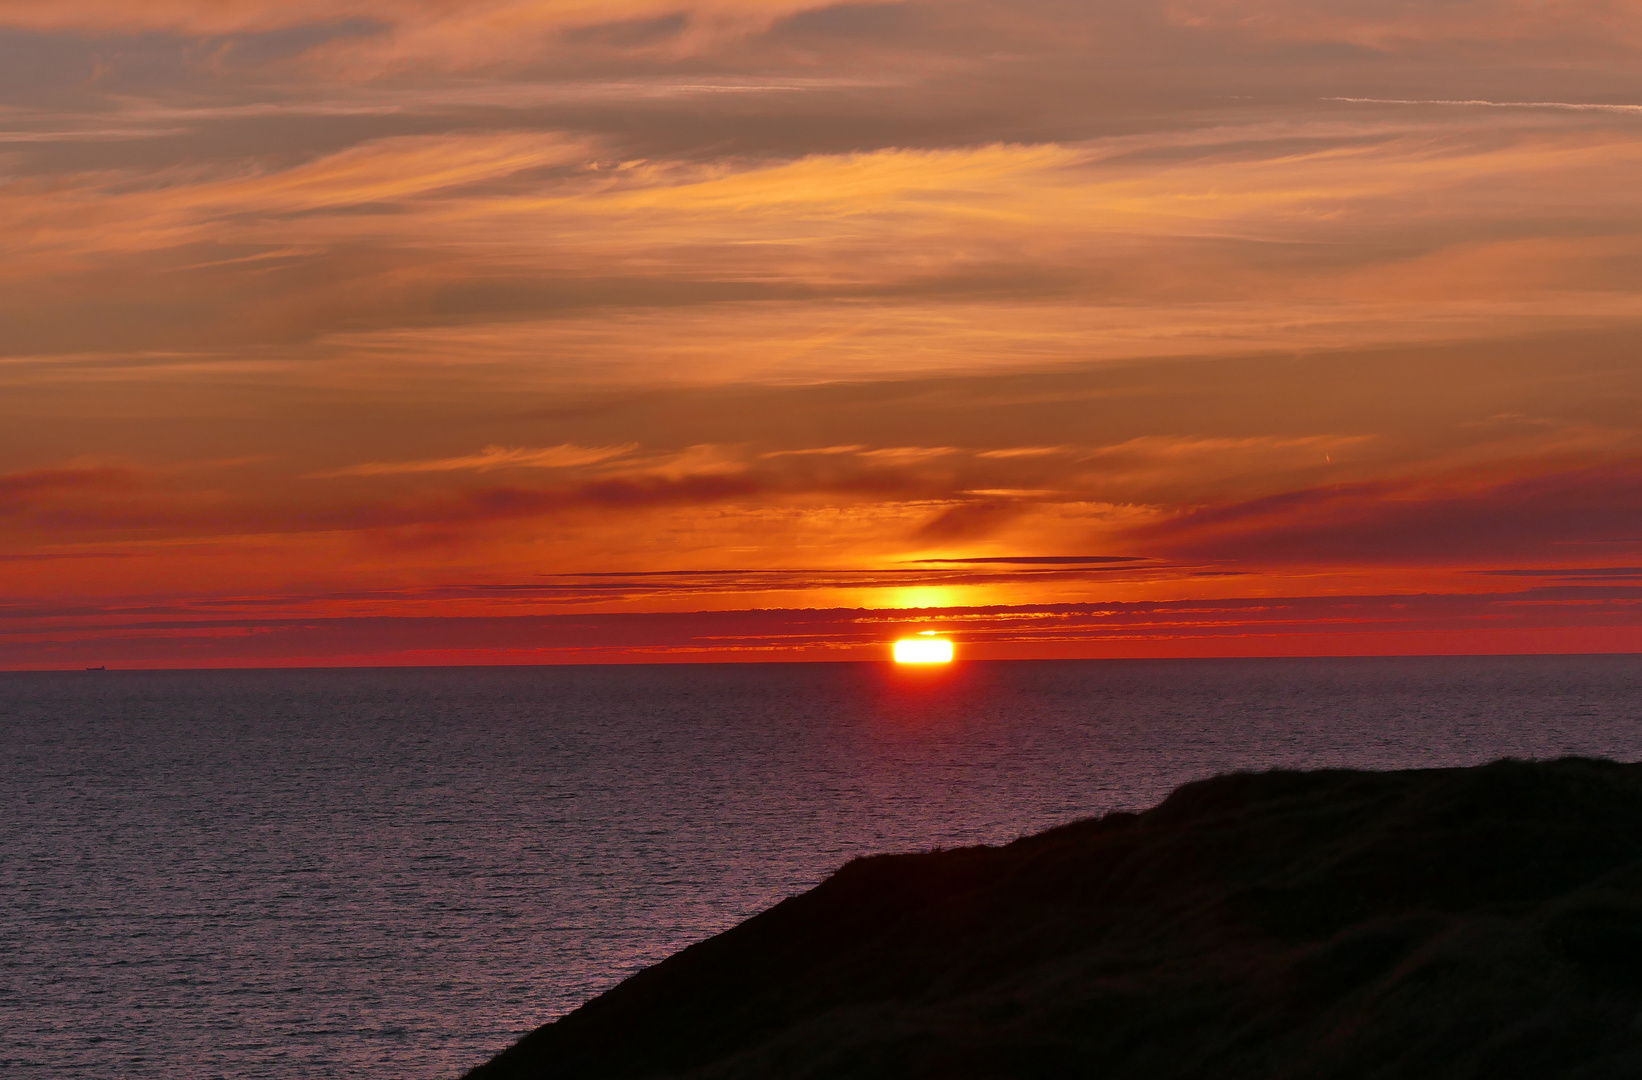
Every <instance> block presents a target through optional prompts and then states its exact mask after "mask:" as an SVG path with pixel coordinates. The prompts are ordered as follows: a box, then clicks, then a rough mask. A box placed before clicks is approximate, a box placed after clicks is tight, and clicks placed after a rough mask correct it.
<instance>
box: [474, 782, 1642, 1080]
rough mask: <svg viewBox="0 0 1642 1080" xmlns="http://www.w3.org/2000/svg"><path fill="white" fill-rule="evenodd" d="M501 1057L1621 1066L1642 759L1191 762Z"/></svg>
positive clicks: (703, 954) (1638, 904) (1268, 1075)
mask: <svg viewBox="0 0 1642 1080" xmlns="http://www.w3.org/2000/svg"><path fill="white" fill-rule="evenodd" d="M469 1076H470V1077H471V1078H472V1080H501V1078H514V1077H532V1078H534V1077H551V1078H553V1080H571V1078H583V1077H587V1078H607V1077H608V1078H616V1077H661V1076H666V1077H692V1078H696V1077H700V1078H707V1077H712V1078H753V1077H757V1078H775V1077H781V1078H785V1077H794V1078H797V1077H870V1078H877V1077H882V1078H885V1080H889V1078H894V1080H916V1078H932V1080H933V1078H941V1080H967V1078H977V1080H978V1078H982V1077H1068V1076H1091V1077H1102V1078H1135V1080H1141V1078H1144V1080H1159V1078H1172V1077H1180V1078H1187V1077H1190V1078H1194V1080H1200V1078H1213V1080H1237V1078H1244V1077H1247V1078H1260V1080H1274V1078H1306V1080H1321V1078H1340V1080H1345V1078H1353V1080H1355V1078H1363V1080H1368V1078H1392V1077H1443V1078H1450V1077H1453V1078H1462V1077H1477V1078H1484V1077H1486V1078H1489V1080H1504V1078H1512V1077H1522V1078H1533V1080H1546V1078H1550V1077H1568V1078H1573V1077H1578V1078H1581V1080H1596V1078H1607V1077H1613V1078H1619V1077H1625V1078H1628V1080H1634V1078H1637V1077H1642V765H1618V764H1614V763H1611V762H1603V761H1591V760H1582V759H1567V760H1563V761H1556V762H1546V763H1537V764H1530V763H1523V762H1514V761H1502V762H1498V763H1495V764H1492V765H1488V766H1484V767H1479V768H1472V769H1435V770H1423V771H1409V772H1393V773H1367V772H1346V771H1327V772H1268V773H1261V774H1240V775H1233V776H1223V777H1219V778H1216V779H1213V780H1206V781H1203V782H1200V783H1194V784H1188V785H1186V786H1185V787H1182V788H1181V789H1179V790H1178V791H1176V792H1175V793H1174V794H1173V795H1171V796H1169V798H1168V799H1167V800H1166V801H1165V802H1164V803H1163V804H1162V805H1160V806H1158V807H1156V808H1154V809H1152V810H1149V811H1147V812H1145V813H1143V814H1138V815H1136V814H1111V815H1108V816H1107V817H1104V818H1100V819H1098V820H1091V821H1084V822H1079V823H1077V824H1073V825H1068V826H1066V827H1064V828H1059V829H1054V830H1052V831H1050V832H1046V833H1042V834H1040V835H1037V836H1031V837H1027V838H1025V839H1023V840H1020V841H1017V842H1015V843H1013V844H1010V845H1008V846H1006V847H1001V848H967V849H962V850H956V851H944V852H937V853H932V854H923V855H882V856H875V857H873V858H868V859H860V860H857V861H855V862H852V863H850V864H849V865H847V866H845V867H844V868H843V869H842V870H840V871H839V872H838V873H837V874H835V875H833V876H832V877H831V878H829V879H828V880H827V881H826V882H824V883H823V884H821V885H820V886H818V887H817V888H815V889H812V890H811V891H809V892H807V893H805V894H804V895H802V896H798V897H795V898H793V899H791V900H787V901H785V902H784V903H781V904H779V905H777V906H776V907H774V908H772V909H771V910H769V911H767V912H764V913H763V914H761V915H759V916H757V917H755V918H752V919H749V920H748V921H746V922H745V923H742V924H741V925H740V926H737V927H735V928H734V929H732V930H730V931H728V932H726V933H723V934H720V935H719V936H717V937H715V938H712V939H710V940H708V941H704V942H702V943H700V944H698V945H694V946H691V947H690V948H688V949H685V950H684V951H683V952H681V953H679V954H677V955H675V956H673V957H671V958H669V959H668V960H666V961H664V962H663V963H660V964H657V965H656V966H654V967H652V968H649V969H647V970H645V971H643V972H640V973H639V974H637V975H635V976H633V977H632V978H630V979H628V980H627V981H626V982H624V983H622V984H621V985H620V986H617V987H616V988H615V989H613V990H611V991H610V992H608V993H606V994H604V995H602V996H600V997H598V998H596V999H594V1000H593V1001H591V1002H589V1003H587V1004H586V1005H584V1006H583V1007H582V1008H580V1009H577V1010H576V1011H575V1012H573V1013H571V1014H569V1015H568V1016H565V1017H564V1018H562V1019H560V1020H559V1021H557V1022H555V1023H552V1024H548V1025H546V1026H544V1027H541V1028H538V1029H537V1030H536V1031H534V1032H532V1033H531V1034H530V1035H528V1036H526V1037H525V1038H524V1039H522V1040H520V1042H518V1043H517V1044H515V1045H514V1046H513V1047H511V1048H510V1049H508V1050H507V1051H506V1052H505V1053H503V1054H501V1055H500V1056H498V1057H497V1058H495V1059H494V1060H493V1061H491V1062H489V1063H488V1064H486V1065H484V1066H482V1067H480V1068H478V1069H475V1070H474V1071H473V1072H472V1073H470V1074H469Z"/></svg>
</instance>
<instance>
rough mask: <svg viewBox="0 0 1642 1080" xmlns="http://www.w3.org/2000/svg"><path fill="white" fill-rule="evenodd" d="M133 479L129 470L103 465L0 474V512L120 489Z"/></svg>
mask: <svg viewBox="0 0 1642 1080" xmlns="http://www.w3.org/2000/svg"><path fill="white" fill-rule="evenodd" d="M134 482H135V473H134V472H133V471H132V470H130V469H126V468H117V467H114V466H106V465H98V466H85V467H80V468H58V469H36V470H33V471H30V472H18V473H10V474H6V475H0V513H7V512H11V513H15V512H17V511H19V510H22V509H24V508H26V507H29V506H32V505H35V504H38V503H43V502H50V501H53V500H56V499H59V498H62V497H72V496H75V495H79V494H82V493H98V492H109V491H121V490H124V489H126V488H129V487H131V486H132V484H133V483H134Z"/></svg>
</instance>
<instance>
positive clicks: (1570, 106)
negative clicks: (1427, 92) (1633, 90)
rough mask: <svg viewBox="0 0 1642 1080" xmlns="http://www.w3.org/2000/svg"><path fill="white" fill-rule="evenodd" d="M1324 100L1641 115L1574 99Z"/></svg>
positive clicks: (1635, 109) (1632, 108) (1631, 108)
mask: <svg viewBox="0 0 1642 1080" xmlns="http://www.w3.org/2000/svg"><path fill="white" fill-rule="evenodd" d="M1323 100H1324V101H1347V102H1355V103H1357V104H1366V105H1460V106H1476V107H1480V108H1487V109H1559V110H1562V111H1564V112H1611V113H1621V114H1628V115H1634V116H1642V105H1613V104H1603V103H1600V102H1574V101H1482V100H1478V99H1468V100H1463V101H1459V100H1442V99H1434V98H1366V97H1331V98H1324V99H1323Z"/></svg>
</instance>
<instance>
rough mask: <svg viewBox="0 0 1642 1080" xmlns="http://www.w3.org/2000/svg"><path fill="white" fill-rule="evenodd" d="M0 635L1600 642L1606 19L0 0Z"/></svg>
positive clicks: (716, 654) (1618, 167) (32, 647)
mask: <svg viewBox="0 0 1642 1080" xmlns="http://www.w3.org/2000/svg"><path fill="white" fill-rule="evenodd" d="M0 161H3V166H0V246H3V249H4V250H5V251H6V252H7V258H5V259H4V260H0V668H49V667H78V666H84V665H88V664H100V663H107V664H109V665H110V666H116V667H118V666H144V667H182V666H237V665H265V664H350V663H369V664H399V663H542V662H584V661H601V662H602V661H621V660H714V659H723V660H735V659H772V660H773V659H853V658H868V657H871V658H879V657H882V656H883V655H885V643H886V642H887V641H888V640H890V639H891V638H893V637H894V636H895V635H896V634H897V633H900V632H904V631H906V630H908V629H912V628H930V627H934V628H937V629H941V630H944V631H949V632H951V633H952V634H953V635H954V636H955V637H957V638H958V639H959V641H960V642H961V643H962V648H963V649H964V652H965V654H966V655H970V656H996V657H1031V656H1042V657H1059V656H1090V657H1099V656H1173V655H1192V656H1196V655H1306V654H1356V653H1361V654H1384V653H1410V652H1412V653H1420V652H1434V653H1452V652H1535V651H1639V650H1642V184H1639V183H1638V182H1637V178H1638V176H1642V7H1639V6H1638V5H1637V4H1635V3H1631V2H1612V3H1601V2H1596V3H1580V4H1565V3H1558V2H1551V0H1539V2H1527V0H1443V2H1436V0H1423V2H1415V3H1411V4H1401V5H1385V4H1369V3H1361V2H1356V0H1351V2H1344V0H1340V2H1331V0H1324V2H1321V3H1318V2H1310V0H1308V2H1305V3H1301V2H1299V0H1268V2H1254V0H1088V2H1077V3H1068V2H1066V0H1008V2H1007V3H1005V2H1002V0H998V2H988V0H940V2H936V0H931V2H906V3H883V4H879V3H850V4H827V3H819V2H810V0H700V2H694V0H669V2H662V0H600V2H598V3H592V2H583V0H471V2H466V3H462V4H451V3H447V2H443V0H326V2H324V3H320V2H318V0H311V2H310V0H282V2H280V3H274V2H272V0H148V2H145V3H142V4H131V3H128V2H124V0H121V2H115V0H50V2H46V0H0Z"/></svg>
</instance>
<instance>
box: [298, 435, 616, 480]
mask: <svg viewBox="0 0 1642 1080" xmlns="http://www.w3.org/2000/svg"><path fill="white" fill-rule="evenodd" d="M638 448H639V444H638V443H627V444H625V445H622V446H576V445H574V444H573V443H561V444H560V445H558V446H548V447H526V446H519V447H506V446H487V447H485V448H484V449H483V450H481V451H480V452H479V453H477V454H467V455H464V456H461V457H449V458H432V459H429V460H426V461H386V462H384V461H371V462H366V463H364V464H362V465H349V466H347V467H346V468H342V469H332V470H330V471H328V472H322V473H316V474H314V475H316V476H318V477H333V476H392V475H396V474H403V473H439V472H466V471H471V472H490V471H491V470H493V469H569V468H574V467H576V466H578V465H593V464H597V463H598V462H601V461H609V460H610V459H612V458H618V457H624V456H626V455H628V454H631V453H632V452H633V451H635V450H637V449H638Z"/></svg>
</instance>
